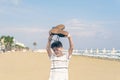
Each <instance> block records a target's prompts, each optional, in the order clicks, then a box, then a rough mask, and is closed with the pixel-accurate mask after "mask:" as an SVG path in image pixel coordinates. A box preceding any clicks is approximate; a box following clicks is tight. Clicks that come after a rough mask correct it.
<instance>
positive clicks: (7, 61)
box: [0, 52, 120, 80]
mask: <svg viewBox="0 0 120 80" xmlns="http://www.w3.org/2000/svg"><path fill="white" fill-rule="evenodd" d="M49 70H50V60H49V58H48V56H47V54H45V53H33V52H9V53H0V80H48V77H49ZM69 80H120V61H115V60H105V59H97V58H91V57H84V56H72V58H71V60H70V64H69Z"/></svg>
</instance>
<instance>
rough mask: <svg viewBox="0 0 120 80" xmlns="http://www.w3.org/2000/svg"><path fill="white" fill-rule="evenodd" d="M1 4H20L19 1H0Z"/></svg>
mask: <svg viewBox="0 0 120 80" xmlns="http://www.w3.org/2000/svg"><path fill="white" fill-rule="evenodd" d="M0 3H1V4H7V5H10V4H11V5H15V6H17V5H19V4H20V3H21V0H0Z"/></svg>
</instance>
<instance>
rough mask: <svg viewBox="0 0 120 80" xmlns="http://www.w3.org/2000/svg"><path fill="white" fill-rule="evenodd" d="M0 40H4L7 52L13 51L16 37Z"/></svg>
mask: <svg viewBox="0 0 120 80" xmlns="http://www.w3.org/2000/svg"><path fill="white" fill-rule="evenodd" d="M0 39H1V40H3V42H2V44H3V45H5V48H6V50H11V48H12V44H13V43H14V41H13V39H14V37H11V36H2V37H1V38H0Z"/></svg>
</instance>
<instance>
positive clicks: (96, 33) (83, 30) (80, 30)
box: [66, 19, 111, 39]
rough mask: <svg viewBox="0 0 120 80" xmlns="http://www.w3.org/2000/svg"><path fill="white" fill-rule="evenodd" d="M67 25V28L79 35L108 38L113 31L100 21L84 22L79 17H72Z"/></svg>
mask: <svg viewBox="0 0 120 80" xmlns="http://www.w3.org/2000/svg"><path fill="white" fill-rule="evenodd" d="M66 25H67V27H66V28H67V30H68V31H70V32H71V33H72V35H74V36H77V37H84V38H85V37H86V38H90V37H92V38H104V39H106V38H109V37H110V36H111V33H110V32H109V31H108V30H106V29H104V27H103V26H101V25H100V24H98V23H90V22H83V21H80V20H78V19H72V20H69V21H68V22H67V23H66Z"/></svg>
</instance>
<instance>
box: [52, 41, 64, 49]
mask: <svg viewBox="0 0 120 80" xmlns="http://www.w3.org/2000/svg"><path fill="white" fill-rule="evenodd" d="M54 47H57V48H59V47H63V45H62V43H61V42H60V41H54V42H53V43H52V44H51V48H52V49H53V48H54Z"/></svg>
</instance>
